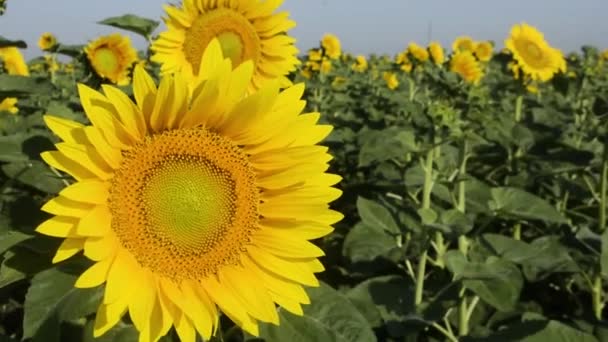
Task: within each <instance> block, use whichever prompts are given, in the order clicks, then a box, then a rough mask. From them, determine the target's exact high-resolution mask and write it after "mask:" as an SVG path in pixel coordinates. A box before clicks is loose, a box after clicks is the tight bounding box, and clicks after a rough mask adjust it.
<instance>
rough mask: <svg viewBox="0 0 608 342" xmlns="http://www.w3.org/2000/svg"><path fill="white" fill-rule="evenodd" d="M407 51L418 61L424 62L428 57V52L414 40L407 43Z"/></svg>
mask: <svg viewBox="0 0 608 342" xmlns="http://www.w3.org/2000/svg"><path fill="white" fill-rule="evenodd" d="M407 51H408V52H409V53H410V55H412V56H413V57H414V58H415V59H417V60H418V61H420V62H426V61H427V60H428V59H429V52H428V51H427V50H426V49H425V48H423V47H422V46H420V45H418V44H416V43H414V42H411V43H410V44H409V45H408V47H407Z"/></svg>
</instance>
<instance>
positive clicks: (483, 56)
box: [474, 41, 494, 62]
mask: <svg viewBox="0 0 608 342" xmlns="http://www.w3.org/2000/svg"><path fill="white" fill-rule="evenodd" d="M493 51H494V47H493V46H492V43H490V42H488V41H485V42H480V43H478V44H476V46H475V51H474V53H475V56H476V57H477V59H479V60H480V61H482V62H487V61H489V60H490V59H492V54H493Z"/></svg>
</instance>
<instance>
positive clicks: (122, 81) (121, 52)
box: [84, 33, 137, 85]
mask: <svg viewBox="0 0 608 342" xmlns="http://www.w3.org/2000/svg"><path fill="white" fill-rule="evenodd" d="M84 52H85V53H86V55H87V58H88V60H89V63H91V67H92V68H93V70H94V71H95V73H97V75H99V76H100V77H102V78H107V79H108V80H110V81H111V82H112V83H116V84H118V85H126V84H128V83H129V70H130V69H131V67H132V66H133V63H135V62H136V61H137V51H136V50H135V49H134V48H133V46H132V45H131V39H129V37H127V36H123V35H121V34H119V33H114V34H111V35H108V36H102V37H99V38H98V39H96V40H94V41H92V42H90V43H89V44H88V45H87V46H86V47H85V48H84Z"/></svg>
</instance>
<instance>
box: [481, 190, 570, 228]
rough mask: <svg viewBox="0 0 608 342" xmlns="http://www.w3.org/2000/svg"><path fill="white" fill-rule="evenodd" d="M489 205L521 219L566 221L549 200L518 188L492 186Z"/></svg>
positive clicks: (495, 209) (500, 212)
mask: <svg viewBox="0 0 608 342" xmlns="http://www.w3.org/2000/svg"><path fill="white" fill-rule="evenodd" d="M491 193H492V202H491V203H490V207H491V208H492V210H494V211H497V212H498V213H499V214H507V215H510V216H514V217H517V218H522V219H531V220H542V221H546V222H552V223H567V222H568V220H566V218H565V217H564V216H562V214H561V213H560V212H559V211H557V209H555V207H554V206H552V205H551V204H550V203H549V202H547V201H545V200H544V199H542V198H540V197H538V196H536V195H533V194H531V193H529V192H527V191H524V190H521V189H518V188H509V187H503V188H493V189H492V190H491Z"/></svg>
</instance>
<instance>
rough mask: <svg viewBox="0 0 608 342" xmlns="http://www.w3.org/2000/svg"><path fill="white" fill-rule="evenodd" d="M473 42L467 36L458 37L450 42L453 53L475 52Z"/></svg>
mask: <svg viewBox="0 0 608 342" xmlns="http://www.w3.org/2000/svg"><path fill="white" fill-rule="evenodd" d="M475 45H476V44H475V41H474V40H473V39H472V38H471V37H469V36H460V37H457V38H456V39H454V42H452V51H453V52H454V53H456V52H459V51H471V52H473V51H474V50H475Z"/></svg>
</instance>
